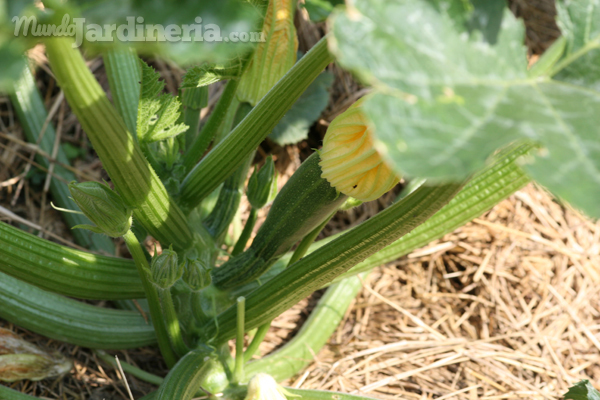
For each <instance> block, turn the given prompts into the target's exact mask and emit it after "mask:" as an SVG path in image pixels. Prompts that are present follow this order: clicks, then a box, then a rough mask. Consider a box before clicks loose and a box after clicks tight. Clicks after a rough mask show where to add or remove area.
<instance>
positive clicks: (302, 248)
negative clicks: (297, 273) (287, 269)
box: [288, 211, 337, 266]
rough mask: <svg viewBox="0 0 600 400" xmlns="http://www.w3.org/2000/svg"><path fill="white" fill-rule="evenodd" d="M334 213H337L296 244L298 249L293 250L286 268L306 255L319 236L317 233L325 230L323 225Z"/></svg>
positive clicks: (326, 221)
mask: <svg viewBox="0 0 600 400" xmlns="http://www.w3.org/2000/svg"><path fill="white" fill-rule="evenodd" d="M335 213H337V211H334V212H333V213H331V215H330V216H329V217H328V218H326V219H325V220H324V221H323V222H321V225H319V226H317V227H316V228H315V229H313V230H312V232H310V233H309V234H308V235H306V236H304V238H303V239H302V240H301V241H300V244H298V247H296V250H294V254H292V257H291V258H290V261H289V262H288V266H290V265H292V264H293V263H295V262H296V261H298V260H299V259H301V258H302V257H304V256H305V255H306V252H307V251H308V249H309V248H310V245H311V244H313V242H314V241H315V239H316V238H317V236H319V233H321V231H322V230H323V228H325V225H327V223H328V222H329V221H330V220H331V218H333V216H334V215H335Z"/></svg>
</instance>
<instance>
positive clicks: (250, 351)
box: [244, 323, 271, 363]
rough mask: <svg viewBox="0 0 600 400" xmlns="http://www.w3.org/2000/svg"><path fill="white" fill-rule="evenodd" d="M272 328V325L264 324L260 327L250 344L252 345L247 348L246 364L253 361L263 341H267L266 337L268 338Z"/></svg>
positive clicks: (245, 354) (245, 353)
mask: <svg viewBox="0 0 600 400" xmlns="http://www.w3.org/2000/svg"><path fill="white" fill-rule="evenodd" d="M270 327H271V323H268V324H263V325H261V326H259V327H258V329H257V330H256V333H255V334H254V337H253V338H252V341H251V342H250V344H249V345H248V347H247V348H246V351H245V352H244V362H246V363H247V362H248V361H250V360H252V356H254V354H256V352H257V351H258V348H259V347H260V344H261V343H262V341H263V340H265V336H267V332H269V328H270Z"/></svg>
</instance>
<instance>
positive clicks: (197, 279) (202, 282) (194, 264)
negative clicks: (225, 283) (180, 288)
mask: <svg viewBox="0 0 600 400" xmlns="http://www.w3.org/2000/svg"><path fill="white" fill-rule="evenodd" d="M181 278H182V279H183V281H184V282H185V283H186V284H187V285H188V286H189V287H190V289H192V291H194V292H197V291H199V290H201V289H204V288H205V287H207V286H208V285H210V282H211V280H212V279H211V277H210V268H208V267H207V266H206V264H205V263H203V262H201V261H199V260H187V261H186V263H185V266H184V267H183V276H182V277H181Z"/></svg>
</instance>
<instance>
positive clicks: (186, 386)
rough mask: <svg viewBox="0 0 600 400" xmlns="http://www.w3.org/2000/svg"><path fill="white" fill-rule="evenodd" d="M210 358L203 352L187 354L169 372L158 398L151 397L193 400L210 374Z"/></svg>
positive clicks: (164, 399)
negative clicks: (208, 359)
mask: <svg viewBox="0 0 600 400" xmlns="http://www.w3.org/2000/svg"><path fill="white" fill-rule="evenodd" d="M208 356H209V354H208V353H207V352H205V351H203V350H192V351H190V352H189V353H187V354H186V355H185V356H183V357H182V358H181V359H180V360H179V361H178V362H177V364H176V365H175V366H174V367H173V368H172V369H171V371H169V374H168V375H167V376H166V378H165V380H164V382H163V384H162V385H161V386H160V389H158V393H156V397H154V396H151V397H152V398H156V399H157V400H191V399H192V398H193V397H194V395H195V394H196V392H197V390H198V388H199V387H200V384H201V382H202V380H203V379H204V378H205V377H206V374H207V373H209V372H210V371H209V369H210V363H208V362H206V361H207V360H206V358H207V357H208Z"/></svg>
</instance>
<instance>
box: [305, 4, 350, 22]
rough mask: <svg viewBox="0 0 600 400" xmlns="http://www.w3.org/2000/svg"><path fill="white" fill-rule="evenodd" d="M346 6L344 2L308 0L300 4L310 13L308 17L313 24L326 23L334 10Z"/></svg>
mask: <svg viewBox="0 0 600 400" xmlns="http://www.w3.org/2000/svg"><path fill="white" fill-rule="evenodd" d="M340 4H344V0H306V1H304V2H303V3H300V5H301V6H302V7H304V8H305V9H306V11H308V16H309V17H310V20H311V21H313V22H321V21H325V19H327V17H328V16H329V14H331V12H332V11H333V8H334V7H335V6H337V5H340Z"/></svg>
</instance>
